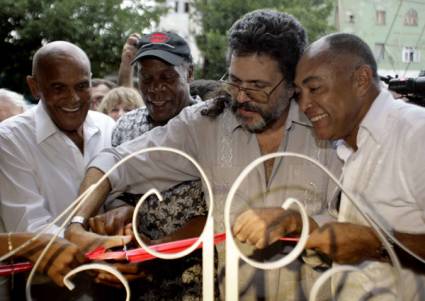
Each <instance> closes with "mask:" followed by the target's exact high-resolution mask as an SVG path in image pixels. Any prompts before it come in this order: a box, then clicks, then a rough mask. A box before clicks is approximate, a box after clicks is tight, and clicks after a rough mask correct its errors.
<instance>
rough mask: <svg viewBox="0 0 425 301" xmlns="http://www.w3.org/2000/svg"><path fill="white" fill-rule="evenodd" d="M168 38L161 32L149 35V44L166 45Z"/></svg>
mask: <svg viewBox="0 0 425 301" xmlns="http://www.w3.org/2000/svg"><path fill="white" fill-rule="evenodd" d="M169 39H170V38H169V37H168V36H167V35H166V34H165V33H162V32H156V33H153V34H151V36H150V37H149V42H151V43H166V42H167V41H168V40H169Z"/></svg>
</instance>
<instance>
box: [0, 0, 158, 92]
mask: <svg viewBox="0 0 425 301" xmlns="http://www.w3.org/2000/svg"><path fill="white" fill-rule="evenodd" d="M122 2H123V1H122V0H102V1H100V0H72V1H70V0H0V6H1V7H2V9H1V10H0V52H1V53H2V56H3V57H2V59H1V61H0V87H7V88H9V89H11V90H15V91H17V92H21V93H24V92H26V93H28V90H27V88H26V84H25V76H26V75H28V74H30V73H31V60H32V56H33V54H34V52H35V51H36V50H37V49H38V48H40V47H41V46H42V45H43V43H46V42H48V41H54V40H65V41H70V42H73V43H75V44H77V45H78V46H80V47H81V48H82V49H84V50H85V51H86V53H87V54H88V56H89V58H90V60H91V63H92V72H93V75H94V76H95V77H103V76H105V75H107V74H110V73H114V72H116V71H117V70H118V66H119V62H120V59H121V49H122V46H123V44H124V42H125V40H126V38H127V36H128V35H129V34H130V33H132V32H142V31H143V29H145V28H148V27H150V25H151V22H152V21H158V18H159V15H160V13H162V12H163V9H157V8H148V7H145V6H143V4H141V1H140V0H126V1H125V5H123V4H122Z"/></svg>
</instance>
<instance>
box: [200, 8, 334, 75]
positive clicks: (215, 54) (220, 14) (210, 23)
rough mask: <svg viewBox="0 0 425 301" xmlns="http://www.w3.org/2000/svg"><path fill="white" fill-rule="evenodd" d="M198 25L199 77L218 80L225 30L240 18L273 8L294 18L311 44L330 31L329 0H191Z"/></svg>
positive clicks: (223, 56) (330, 9)
mask: <svg viewBox="0 0 425 301" xmlns="http://www.w3.org/2000/svg"><path fill="white" fill-rule="evenodd" d="M194 6H195V11H196V13H195V14H194V17H195V19H196V20H197V23H199V25H200V26H201V28H202V33H201V34H199V35H197V36H196V40H197V44H198V47H199V49H200V51H201V53H202V55H203V56H204V65H203V66H202V70H201V71H200V73H201V74H200V77H202V78H209V79H217V78H219V77H220V76H221V75H222V74H223V73H224V72H225V69H226V64H225V56H226V47H227V46H226V45H227V37H226V33H227V30H228V29H229V28H230V27H231V25H232V24H233V23H234V22H235V21H236V20H237V19H239V18H240V17H241V16H242V15H244V14H245V13H247V12H250V11H252V10H255V9H259V8H273V9H277V10H279V11H284V12H287V13H289V14H291V15H293V16H295V17H296V18H297V19H298V20H299V21H300V22H301V23H302V24H303V26H304V27H305V28H306V30H307V33H308V35H309V40H310V41H314V40H315V39H317V38H318V37H320V36H321V35H323V34H326V33H328V32H330V31H332V30H333V27H332V26H330V25H329V17H330V14H331V12H332V8H333V1H332V0H261V1H259V0H194Z"/></svg>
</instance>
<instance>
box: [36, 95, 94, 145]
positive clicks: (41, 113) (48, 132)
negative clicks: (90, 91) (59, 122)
mask: <svg viewBox="0 0 425 301" xmlns="http://www.w3.org/2000/svg"><path fill="white" fill-rule="evenodd" d="M92 113H93V112H91V111H89V112H88V113H87V117H86V120H85V121H84V125H83V130H84V140H88V139H90V138H91V137H92V136H93V135H95V134H96V133H97V132H99V131H100V129H99V127H98V126H97V125H96V122H95V119H94V116H93V115H92ZM99 114H101V113H99ZM35 132H36V137H37V143H38V144H40V143H41V142H43V141H44V140H46V139H47V138H48V137H50V136H52V135H54V134H56V133H59V132H61V131H60V130H59V129H58V127H57V126H56V125H55V124H54V122H53V121H52V119H51V118H50V116H49V114H48V113H47V111H46V108H45V107H44V105H43V103H42V101H41V100H40V101H39V102H38V104H37V107H36V108H35Z"/></svg>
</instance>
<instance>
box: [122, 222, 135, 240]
mask: <svg viewBox="0 0 425 301" xmlns="http://www.w3.org/2000/svg"><path fill="white" fill-rule="evenodd" d="M123 235H131V237H134V233H133V227H132V225H131V223H130V224H127V225H126V226H125V228H124V233H123Z"/></svg>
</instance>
